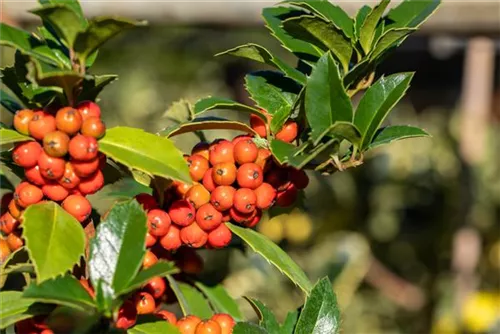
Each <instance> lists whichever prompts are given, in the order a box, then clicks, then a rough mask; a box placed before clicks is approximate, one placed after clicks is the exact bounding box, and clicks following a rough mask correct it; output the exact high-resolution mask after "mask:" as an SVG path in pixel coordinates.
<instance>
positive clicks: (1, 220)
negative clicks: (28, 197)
mask: <svg viewBox="0 0 500 334" xmlns="http://www.w3.org/2000/svg"><path fill="white" fill-rule="evenodd" d="M18 225H19V222H18V221H17V220H16V219H15V218H14V217H12V215H11V214H10V213H9V212H6V213H4V214H3V215H2V216H1V217H0V231H2V232H3V233H4V234H10V233H12V231H14V229H16V227H17V226H18Z"/></svg>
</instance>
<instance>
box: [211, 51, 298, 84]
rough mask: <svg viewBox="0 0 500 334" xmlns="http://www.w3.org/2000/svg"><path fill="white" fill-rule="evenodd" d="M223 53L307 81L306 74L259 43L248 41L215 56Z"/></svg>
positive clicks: (294, 78) (291, 77)
mask: <svg viewBox="0 0 500 334" xmlns="http://www.w3.org/2000/svg"><path fill="white" fill-rule="evenodd" d="M222 55H231V56H236V57H243V58H247V59H251V60H254V61H258V62H260V63H263V64H267V65H270V66H273V67H275V68H277V69H280V70H281V71H282V72H283V74H284V75H285V76H287V77H288V78H290V79H293V80H295V81H297V82H298V83H301V84H305V83H306V76H305V75H304V73H302V72H300V71H299V70H297V69H295V68H293V67H292V66H290V65H288V64H287V63H285V62H284V61H283V60H281V59H280V58H278V57H276V56H274V55H273V54H272V53H271V52H269V51H268V50H267V49H265V48H264V47H262V46H260V45H258V44H254V43H248V44H245V45H240V46H237V47H235V48H232V49H229V50H226V51H223V52H220V53H218V54H216V55H215V56H216V57H217V56H222Z"/></svg>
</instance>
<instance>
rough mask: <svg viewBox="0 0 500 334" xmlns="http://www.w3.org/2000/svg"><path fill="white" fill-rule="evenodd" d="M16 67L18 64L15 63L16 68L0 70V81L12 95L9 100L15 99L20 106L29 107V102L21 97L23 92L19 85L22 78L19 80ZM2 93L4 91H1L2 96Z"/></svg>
mask: <svg viewBox="0 0 500 334" xmlns="http://www.w3.org/2000/svg"><path fill="white" fill-rule="evenodd" d="M16 53H17V52H16ZM18 67H19V62H16V66H12V67H5V68H2V69H0V73H1V74H2V77H1V81H2V84H3V85H4V86H5V87H7V88H8V89H9V90H10V92H11V93H12V94H14V96H13V97H10V99H12V100H14V98H17V100H19V101H20V102H21V105H24V106H25V107H30V106H31V101H30V100H29V99H27V98H26V97H25V96H24V95H23V90H22V89H21V87H20V84H21V83H23V80H22V78H20V75H22V74H18V72H20V71H18V70H17V68H18ZM24 71H26V70H24ZM23 74H24V73H23ZM24 76H26V75H24ZM3 92H4V91H3V90H2V95H3ZM7 98H9V96H7ZM0 102H2V104H3V101H1V100H0ZM7 104H8V102H7Z"/></svg>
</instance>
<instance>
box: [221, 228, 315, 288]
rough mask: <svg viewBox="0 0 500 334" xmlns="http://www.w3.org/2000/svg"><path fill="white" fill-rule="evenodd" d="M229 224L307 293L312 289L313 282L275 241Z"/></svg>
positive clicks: (255, 249) (238, 234)
mask: <svg viewBox="0 0 500 334" xmlns="http://www.w3.org/2000/svg"><path fill="white" fill-rule="evenodd" d="M227 226H228V227H229V228H230V229H231V231H232V232H233V233H234V234H236V235H237V236H238V237H240V238H241V239H243V241H245V242H246V243H247V244H248V245H249V246H250V247H251V248H252V249H253V250H254V251H255V252H256V253H258V254H260V255H262V256H263V257H264V258H265V259H266V260H267V261H269V262H270V263H272V264H273V265H274V266H275V267H276V268H278V269H279V270H280V271H281V272H282V273H284V274H285V275H286V276H288V278H290V280H291V281H292V282H293V283H295V284H296V285H297V286H299V287H300V288H301V289H302V290H303V291H304V292H305V293H306V294H309V292H310V291H311V282H310V281H309V279H308V278H307V276H306V274H305V273H304V272H303V271H302V269H300V267H299V266H298V265H297V264H296V263H295V262H293V260H292V259H291V258H290V257H289V256H288V254H286V253H285V252H284V251H283V250H282V249H281V248H279V247H278V246H277V245H276V244H275V243H273V242H272V241H271V240H269V239H268V238H267V237H266V236H264V235H262V234H260V233H258V232H255V231H254V230H251V229H248V228H243V227H239V226H236V225H233V224H230V223H228V224H227Z"/></svg>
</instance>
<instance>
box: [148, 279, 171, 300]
mask: <svg viewBox="0 0 500 334" xmlns="http://www.w3.org/2000/svg"><path fill="white" fill-rule="evenodd" d="M166 289H167V285H166V284H165V280H164V279H163V278H162V277H159V276H157V277H153V278H152V279H150V280H149V282H148V283H146V285H145V286H144V291H146V292H149V293H150V294H151V295H152V296H153V298H160V297H161V296H163V294H164V293H165V290H166Z"/></svg>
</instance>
